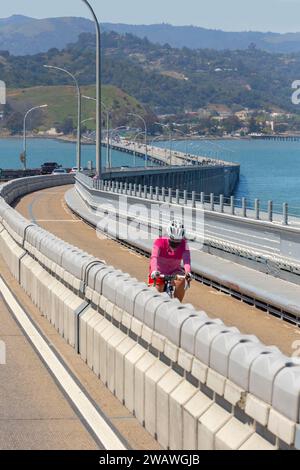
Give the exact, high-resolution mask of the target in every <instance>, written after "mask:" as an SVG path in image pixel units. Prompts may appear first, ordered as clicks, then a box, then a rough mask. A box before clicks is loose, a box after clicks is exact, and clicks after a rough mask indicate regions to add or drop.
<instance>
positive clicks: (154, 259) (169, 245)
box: [149, 221, 192, 302]
mask: <svg viewBox="0 0 300 470" xmlns="http://www.w3.org/2000/svg"><path fill="white" fill-rule="evenodd" d="M167 235H168V236H167V237H161V238H158V239H157V240H155V242H154V245H153V249H152V255H151V260H150V270H149V271H150V272H149V286H153V285H155V286H156V288H157V290H158V291H159V292H164V289H165V281H164V280H163V279H161V278H160V277H159V276H160V275H161V274H164V275H169V276H172V275H176V274H177V275H185V279H182V280H181V279H180V280H175V281H174V284H175V297H176V298H177V299H178V300H180V302H182V301H183V298H184V295H185V284H186V280H187V281H188V282H190V281H191V279H192V276H191V255H190V250H189V247H188V244H187V241H186V238H185V229H184V226H183V225H182V223H181V222H178V221H172V222H171V223H170V224H169V226H168V228H167ZM182 263H183V266H184V268H182Z"/></svg>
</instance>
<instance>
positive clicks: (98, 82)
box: [82, 0, 102, 179]
mask: <svg viewBox="0 0 300 470" xmlns="http://www.w3.org/2000/svg"><path fill="white" fill-rule="evenodd" d="M82 1H83V2H84V3H85V4H86V6H87V7H88V9H89V10H90V12H91V14H92V16H93V19H94V21H95V27H96V101H97V106H96V172H97V177H98V178H99V179H100V178H101V172H102V155H101V153H102V148H101V127H102V124H101V114H102V110H101V31H100V24H99V21H98V18H97V16H96V13H95V12H94V10H93V8H92V6H91V5H90V3H89V2H88V1H87V0H82Z"/></svg>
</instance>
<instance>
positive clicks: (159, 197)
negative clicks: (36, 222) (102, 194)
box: [78, 173, 300, 226]
mask: <svg viewBox="0 0 300 470" xmlns="http://www.w3.org/2000/svg"><path fill="white" fill-rule="evenodd" d="M80 178H81V180H82V181H84V182H85V184H87V185H88V186H89V187H93V188H94V189H98V190H102V191H109V192H114V193H116V194H123V195H127V196H138V197H142V198H144V199H147V200H149V199H150V200H156V201H162V202H169V203H176V204H180V205H186V206H191V207H194V208H197V207H202V208H203V209H204V210H206V211H210V212H216V213H220V214H228V215H232V216H237V217H242V218H245V219H246V218H247V219H250V220H251V219H252V220H257V221H259V220H261V221H268V222H273V223H275V224H278V223H281V224H283V225H288V224H289V223H290V224H291V225H293V224H295V225H298V226H300V207H299V208H297V207H292V208H289V204H288V203H287V202H284V203H282V204H278V203H274V202H273V201H272V200H269V201H261V200H260V199H258V198H257V199H255V200H254V201H249V199H247V198H246V197H243V198H237V197H235V196H231V197H225V196H224V195H223V194H220V195H215V194H213V193H211V194H205V193H204V192H200V193H198V192H196V191H187V190H179V189H174V188H164V187H158V186H156V187H153V186H142V185H138V184H131V183H122V182H115V181H113V180H104V181H102V180H101V181H100V180H92V179H91V178H89V177H88V176H86V175H83V174H82V173H80V174H79V175H78V179H80Z"/></svg>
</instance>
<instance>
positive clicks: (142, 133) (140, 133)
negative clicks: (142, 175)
mask: <svg viewBox="0 0 300 470" xmlns="http://www.w3.org/2000/svg"><path fill="white" fill-rule="evenodd" d="M144 134H145V131H142V132H139V133H138V134H136V136H135V137H134V139H133V145H134V151H133V166H134V168H135V167H136V144H137V139H138V138H139V136H140V135H144Z"/></svg>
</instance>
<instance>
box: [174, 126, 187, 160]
mask: <svg viewBox="0 0 300 470" xmlns="http://www.w3.org/2000/svg"><path fill="white" fill-rule="evenodd" d="M174 132H177V133H178V134H181V135H183V136H184V137H185V156H186V157H187V148H188V141H187V137H186V134H185V133H184V132H182V131H180V130H179V129H174Z"/></svg>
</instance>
